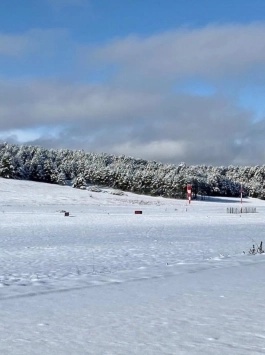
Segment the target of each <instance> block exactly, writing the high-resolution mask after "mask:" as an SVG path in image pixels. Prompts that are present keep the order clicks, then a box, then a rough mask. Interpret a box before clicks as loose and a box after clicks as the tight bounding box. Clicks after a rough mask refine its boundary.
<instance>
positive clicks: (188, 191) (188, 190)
mask: <svg viewBox="0 0 265 355" xmlns="http://www.w3.org/2000/svg"><path fill="white" fill-rule="evenodd" d="M191 189H192V187H191V185H190V184H188V185H187V197H188V201H189V204H190V201H191Z"/></svg>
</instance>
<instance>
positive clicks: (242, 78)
mask: <svg viewBox="0 0 265 355" xmlns="http://www.w3.org/2000/svg"><path fill="white" fill-rule="evenodd" d="M264 89H265V1H264V0H252V1H245V0H223V1H219V0H218V1H217V0H201V1H198V0H174V1H173V0H164V1H156V0H145V1H142V0H131V1H129V0H128V1H125V0H123V1H122V0H112V1H109V0H97V1H96V0H24V1H21V0H2V1H1V2H0V139H2V140H5V141H8V142H12V143H19V144H20V143H25V144H33V145H41V146H44V147H47V148H64V147H65V148H70V149H84V150H86V151H91V152H106V153H111V154H118V155H119V154H126V155H130V156H134V157H139V158H144V159H150V160H157V161H162V162H169V163H180V162H182V161H185V162H186V163H188V164H211V165H229V164H240V165H242V164H244V165H253V164H263V163H264V158H265V143H264V142H263V136H264V133H265V131H264V130H265V120H264V118H265V100H264V99H263V97H264V92H265V90H264Z"/></svg>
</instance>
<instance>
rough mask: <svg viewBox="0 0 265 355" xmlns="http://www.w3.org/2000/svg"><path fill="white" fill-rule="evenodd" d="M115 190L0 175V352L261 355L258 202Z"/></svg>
mask: <svg viewBox="0 0 265 355" xmlns="http://www.w3.org/2000/svg"><path fill="white" fill-rule="evenodd" d="M113 192H114V191H113V190H111V189H103V190H102V191H101V192H93V191H85V190H77V189H73V188H71V187H62V186H55V185H49V184H41V183H34V182H29V181H16V180H15V181H14V180H6V179H0V216H1V220H0V305H1V310H0V353H1V354H3V355H8V354H16V355H33V354H34V355H35V354H42V355H46V354H51V355H53V354H56V355H67V354H73V355H79V354H81V355H83V354H91V355H98V354H102V355H107V354H113V355H119V354H120V355H129V354H141V355H142V354H143V355H148V354H150V355H151V354H152V355H153V354H176V355H178V354H214V355H217V354H222V355H223V354H228V355H230V354H239V355H244V354H265V310H264V297H265V254H257V255H249V254H248V250H249V249H250V247H252V245H253V244H255V243H258V244H259V243H260V241H261V240H263V241H264V246H265V237H264V236H265V201H260V200H255V199H245V200H244V201H243V205H244V207H245V206H248V207H256V209H257V213H249V214H245V213H243V214H228V213H227V208H228V207H238V208H240V200H239V199H225V198H212V199H209V200H204V201H192V203H191V204H190V205H187V203H186V201H180V200H172V199H163V198H152V197H147V196H140V195H134V194H131V193H125V194H124V195H122V196H118V195H115V194H113ZM136 210H141V211H142V212H143V213H142V214H135V213H134V212H135V211H136ZM63 211H67V212H69V214H70V215H69V217H67V216H65V215H64V212H63ZM243 251H245V252H246V253H245V254H244V253H243Z"/></svg>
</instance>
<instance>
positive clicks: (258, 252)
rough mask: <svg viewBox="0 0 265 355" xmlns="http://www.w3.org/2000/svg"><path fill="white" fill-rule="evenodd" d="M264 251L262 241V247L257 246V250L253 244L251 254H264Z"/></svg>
mask: <svg viewBox="0 0 265 355" xmlns="http://www.w3.org/2000/svg"><path fill="white" fill-rule="evenodd" d="M263 253H264V250H263V249H262V241H261V242H260V245H259V246H258V245H257V249H256V248H255V245H254V244H253V247H252V248H251V249H249V254H252V255H254V254H263Z"/></svg>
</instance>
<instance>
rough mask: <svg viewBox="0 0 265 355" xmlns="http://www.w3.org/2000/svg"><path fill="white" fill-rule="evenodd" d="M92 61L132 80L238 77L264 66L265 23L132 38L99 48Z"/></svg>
mask: <svg viewBox="0 0 265 355" xmlns="http://www.w3.org/2000/svg"><path fill="white" fill-rule="evenodd" d="M88 57H89V58H90V59H91V49H90V50H89V54H88ZM92 59H94V60H96V61H101V62H102V63H106V64H108V63H114V64H116V65H120V68H121V70H122V71H123V72H124V75H129V77H130V76H134V75H137V76H142V77H145V78H146V77H148V78H157V79H161V78H163V77H165V76H166V77H167V78H172V76H173V77H191V76H193V75H201V76H206V77H217V78H218V77H222V76H224V75H229V74H230V75H234V74H235V73H237V74H238V73H243V72H244V71H246V70H247V69H249V68H251V67H252V66H254V65H264V62H265V25H264V24H251V25H229V26H228V25H223V26H217V25H216V26H208V27H204V28H201V29H182V30H176V31H172V32H166V33H163V34H159V35H154V36H150V37H146V38H141V37H137V36H129V37H127V38H124V39H116V40H113V41H112V42H110V43H109V44H107V45H105V46H100V47H98V48H96V49H95V50H94V52H93V56H92Z"/></svg>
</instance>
